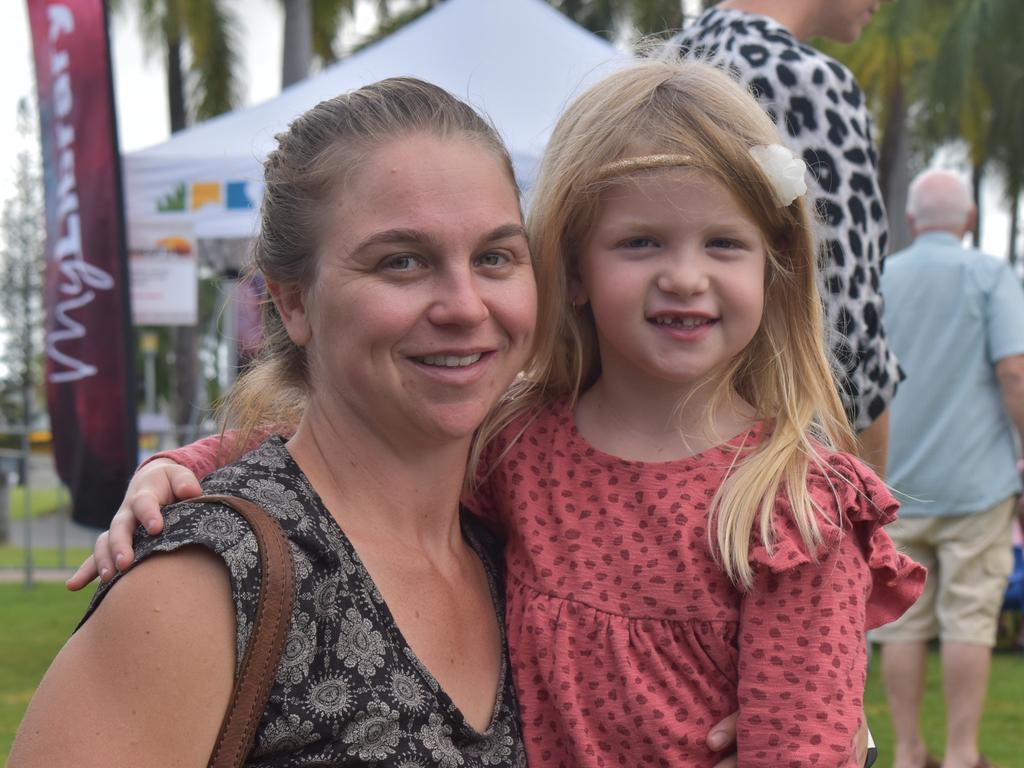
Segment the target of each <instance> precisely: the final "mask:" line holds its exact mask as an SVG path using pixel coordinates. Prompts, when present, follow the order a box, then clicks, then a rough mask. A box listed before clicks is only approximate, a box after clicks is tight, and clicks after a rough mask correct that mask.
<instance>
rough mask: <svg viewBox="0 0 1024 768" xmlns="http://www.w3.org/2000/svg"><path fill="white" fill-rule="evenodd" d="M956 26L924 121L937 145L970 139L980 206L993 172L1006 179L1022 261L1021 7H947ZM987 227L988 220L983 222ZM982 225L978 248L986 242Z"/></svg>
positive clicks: (956, 3) (952, 0)
mask: <svg viewBox="0 0 1024 768" xmlns="http://www.w3.org/2000/svg"><path fill="white" fill-rule="evenodd" d="M943 2H944V4H945V5H947V6H949V7H950V23H949V24H948V26H947V27H946V32H945V34H944V35H943V36H942V38H941V40H940V42H939V48H938V53H937V55H936V57H935V64H934V67H932V69H931V71H930V77H929V79H928V90H927V97H928V98H927V99H926V101H925V102H924V105H923V111H922V115H921V119H922V124H923V126H924V129H925V135H926V136H927V138H928V139H929V140H930V141H932V142H939V141H944V140H947V141H948V140H951V139H953V140H955V139H961V140H963V141H964V142H965V143H966V144H967V147H968V152H969V155H970V161H971V170H972V180H973V183H974V188H975V199H976V201H977V200H978V197H979V194H978V193H979V191H980V188H981V181H982V178H983V176H984V175H985V173H986V172H987V171H988V170H990V169H991V170H994V171H995V172H996V173H997V174H998V175H1000V176H1001V177H1002V180H1003V182H1004V189H1005V192H1006V197H1007V199H1008V200H1009V201H1010V202H1011V203H1012V206H1011V243H1010V248H1011V258H1013V257H1015V251H1014V250H1013V249H1014V248H1015V245H1016V243H1015V240H1016V236H1017V229H1018V226H1019V225H1018V215H1019V202H1020V196H1021V183H1022V178H1021V176H1022V163H1024V148H1022V143H1024V139H1022V138H1021V127H1020V126H1021V122H1020V120H1021V119H1022V117H1024V108H1022V106H1021V103H1022V101H1024V52H1022V51H1021V48H1020V46H1019V42H1018V39H1017V38H1018V36H1019V32H1020V30H1021V29H1022V28H1024V4H1022V3H1021V2H1020V0H943ZM979 220H980V216H979ZM979 232H980V222H979V225H978V228H976V230H975V236H974V242H975V244H976V245H977V243H978V240H979Z"/></svg>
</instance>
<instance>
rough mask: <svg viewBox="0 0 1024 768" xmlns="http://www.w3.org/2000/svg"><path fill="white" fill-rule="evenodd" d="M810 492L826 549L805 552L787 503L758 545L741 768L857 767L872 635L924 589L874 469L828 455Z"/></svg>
mask: <svg viewBox="0 0 1024 768" xmlns="http://www.w3.org/2000/svg"><path fill="white" fill-rule="evenodd" d="M808 488H809V490H810V493H811V496H812V498H813V499H814V501H815V502H816V503H817V504H818V506H819V507H820V508H821V510H822V517H823V518H824V519H822V521H821V527H822V534H823V536H822V541H821V543H820V544H819V545H818V547H817V548H816V551H814V552H813V553H809V552H808V551H807V550H806V548H805V547H804V544H803V540H802V538H801V537H800V534H799V531H798V530H797V527H796V524H795V523H794V522H793V519H792V513H791V511H790V508H789V505H788V503H787V501H786V500H785V499H784V498H780V499H779V500H778V502H777V503H776V505H775V516H774V527H775V533H776V535H775V539H774V542H773V546H772V548H771V551H769V549H768V547H766V546H765V545H764V543H763V542H761V541H759V540H758V539H757V537H756V536H755V538H754V540H753V541H752V543H751V564H752V566H753V570H754V585H753V588H752V589H751V590H749V591H748V592H746V593H744V595H743V599H742V606H741V612H740V631H739V638H738V645H739V661H738V672H739V681H738V687H737V702H738V704H739V720H738V722H737V746H738V753H739V764H740V765H743V766H756V767H757V768H760V767H761V766H765V768H767V766H778V765H814V766H817V768H855V766H856V761H855V759H854V753H853V737H854V734H855V733H856V732H857V729H858V728H859V726H860V718H861V712H862V706H863V699H862V696H863V691H864V680H865V677H866V653H865V650H864V649H865V631H866V629H867V628H868V627H874V626H877V625H878V624H880V623H884V622H886V621H891V620H892V619H894V618H896V617H897V616H899V615H900V614H902V613H903V611H905V610H906V609H907V608H908V607H909V606H910V605H911V604H912V603H913V601H914V600H915V599H916V598H917V596H918V594H919V593H920V591H921V589H922V587H923V586H924V577H925V573H924V569H923V568H921V567H920V566H918V565H916V564H915V563H913V562H912V561H910V560H909V559H907V558H906V557H904V556H903V555H900V554H899V553H898V552H897V551H896V549H895V547H894V546H893V544H892V541H891V540H890V539H889V537H888V535H886V533H885V531H884V530H883V528H882V526H883V525H884V524H885V523H887V522H889V521H891V520H892V519H893V518H894V517H895V514H896V509H897V506H898V505H897V504H896V502H895V501H894V500H893V497H892V496H891V495H890V494H889V492H888V491H887V490H886V488H885V486H884V484H883V483H882V482H881V481H880V480H879V479H878V478H877V477H875V475H874V474H873V473H871V472H870V471H869V470H868V469H867V468H866V467H864V465H862V464H860V462H858V461H856V460H855V459H852V458H850V457H848V456H844V455H827V454H826V459H825V466H823V467H820V468H814V469H813V470H812V471H811V472H810V476H809V478H808ZM812 555H813V556H812ZM780 706H782V707H784V708H785V711H786V712H787V713H789V716H788V717H780V716H779V714H778V712H779V707H780Z"/></svg>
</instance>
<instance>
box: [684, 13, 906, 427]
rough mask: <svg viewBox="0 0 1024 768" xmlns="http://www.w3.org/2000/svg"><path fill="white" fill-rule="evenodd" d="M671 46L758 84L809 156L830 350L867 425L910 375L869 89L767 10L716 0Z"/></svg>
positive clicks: (761, 96)
mask: <svg viewBox="0 0 1024 768" xmlns="http://www.w3.org/2000/svg"><path fill="white" fill-rule="evenodd" d="M671 45H672V46H674V47H675V48H676V49H677V50H678V51H679V54H680V55H681V56H682V57H684V58H693V59H701V60H704V61H707V62H709V63H712V64H715V65H716V66H719V67H722V68H723V69H726V70H728V71H729V72H730V73H731V74H732V75H733V76H734V77H736V79H738V80H739V81H740V82H741V83H742V84H743V85H745V86H747V87H748V88H750V90H751V91H752V92H753V94H754V95H755V96H756V97H757V99H758V101H760V102H761V105H762V106H763V107H764V108H765V110H766V111H767V112H768V114H769V116H770V117H771V118H772V120H774V121H775V124H776V125H777V126H778V128H779V131H780V132H781V133H782V135H783V137H784V138H785V140H786V142H787V143H788V145H789V147H790V149H792V150H793V151H794V152H796V153H797V154H798V155H799V156H801V157H803V159H804V161H805V162H806V163H807V166H808V168H809V169H810V171H811V174H810V175H811V176H812V183H811V195H813V198H814V205H815V209H816V211H817V214H818V219H819V231H818V233H817V234H818V238H819V241H820V242H822V243H823V245H824V249H825V259H824V267H823V269H822V275H821V278H822V295H823V297H824V299H825V307H826V314H827V318H828V321H829V324H830V326H831V328H832V329H833V332H832V334H831V339H832V344H831V347H832V353H833V355H834V357H835V361H834V362H835V367H837V368H838V369H839V370H840V371H844V372H845V381H843V382H842V383H841V392H840V393H841V395H842V398H843V405H844V407H845V408H846V412H847V416H848V417H849V419H850V422H851V424H853V425H854V427H855V428H856V429H858V430H860V429H864V428H865V427H867V426H868V425H869V424H870V423H871V422H872V421H874V420H875V419H876V418H878V416H879V415H881V413H882V412H883V411H884V410H885V409H886V408H887V407H888V405H889V403H890V401H891V400H892V398H893V396H894V395H895V394H896V387H897V385H898V383H899V381H900V380H901V379H902V378H903V373H902V371H901V370H900V367H899V363H898V361H897V360H896V357H895V355H894V353H893V352H892V350H891V349H890V347H889V344H888V342H887V341H886V338H885V330H884V328H883V325H882V309H883V306H882V296H881V293H879V282H880V276H881V272H882V260H883V258H884V256H885V253H886V244H887V240H888V222H887V220H886V214H885V207H884V205H883V203H882V195H881V191H880V190H879V187H878V181H877V158H876V154H875V145H874V141H873V139H872V124H871V117H870V115H869V114H868V110H867V106H866V104H865V100H864V94H863V93H862V92H861V90H860V87H859V86H858V85H857V82H856V81H855V80H854V78H853V74H852V73H851V72H850V71H849V70H848V69H847V68H846V67H844V66H843V65H842V64H840V63H839V62H837V61H835V60H834V59H831V58H829V57H828V56H825V55H824V54H823V53H821V52H820V51H817V50H815V49H814V48H811V47H810V46H808V45H804V44H803V43H801V42H800V41H799V40H797V39H796V38H795V37H793V35H792V33H790V32H789V30H787V29H786V28H785V27H783V26H782V25H780V24H779V23H778V22H776V21H775V20H774V19H771V18H768V17H766V16H760V15H757V14H752V13H747V12H745V11H738V10H734V9H719V8H712V9H711V10H709V11H706V12H705V13H704V14H703V15H702V16H701V17H700V18H698V19H697V21H696V22H694V23H693V25H691V26H690V27H688V28H687V29H685V30H683V31H682V32H680V33H679V34H678V35H676V37H674V38H673V39H672V41H671Z"/></svg>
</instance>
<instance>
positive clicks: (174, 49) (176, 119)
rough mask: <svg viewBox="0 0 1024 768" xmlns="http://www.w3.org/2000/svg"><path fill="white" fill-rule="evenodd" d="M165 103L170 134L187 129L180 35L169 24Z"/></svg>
mask: <svg viewBox="0 0 1024 768" xmlns="http://www.w3.org/2000/svg"><path fill="white" fill-rule="evenodd" d="M167 102H168V106H169V107H170V113H171V133H177V132H178V131H180V130H183V129H185V128H186V127H188V112H187V111H186V109H185V75H184V73H183V72H182V71H181V35H180V34H179V32H178V30H177V29H176V28H172V24H171V23H170V22H168V29H167Z"/></svg>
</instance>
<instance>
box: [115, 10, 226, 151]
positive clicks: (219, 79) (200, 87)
mask: <svg viewBox="0 0 1024 768" xmlns="http://www.w3.org/2000/svg"><path fill="white" fill-rule="evenodd" d="M128 3H129V0H112V2H111V7H112V8H113V10H114V11H115V12H117V11H124V10H126V7H127V5H128ZM131 4H132V5H133V6H134V7H135V9H136V11H137V12H138V17H139V25H140V31H141V33H142V38H143V40H144V41H145V42H146V43H147V47H148V48H149V50H150V51H163V52H164V55H165V57H166V65H167V66H166V77H167V99H168V106H169V108H170V115H171V132H172V133H176V132H177V131H180V130H182V129H183V128H185V127H187V126H188V124H189V123H190V122H192V120H193V119H196V120H204V119H206V118H208V117H213V116H214V115H219V114H220V113H221V112H226V111H228V110H230V109H231V108H232V107H234V106H235V104H236V103H237V102H238V83H239V80H238V68H239V62H240V55H239V47H238V41H237V39H236V29H237V26H238V24H237V21H236V19H235V16H234V14H233V13H232V12H231V11H230V10H229V8H228V3H227V2H225V0H133V1H132V2H131ZM186 59H187V62H188V65H187V66H186Z"/></svg>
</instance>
